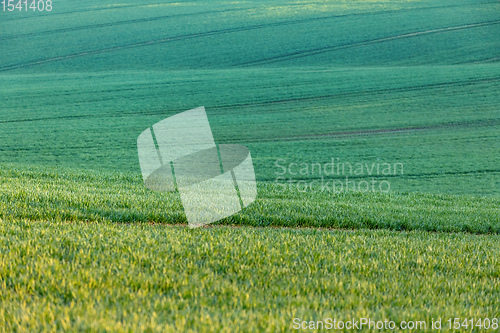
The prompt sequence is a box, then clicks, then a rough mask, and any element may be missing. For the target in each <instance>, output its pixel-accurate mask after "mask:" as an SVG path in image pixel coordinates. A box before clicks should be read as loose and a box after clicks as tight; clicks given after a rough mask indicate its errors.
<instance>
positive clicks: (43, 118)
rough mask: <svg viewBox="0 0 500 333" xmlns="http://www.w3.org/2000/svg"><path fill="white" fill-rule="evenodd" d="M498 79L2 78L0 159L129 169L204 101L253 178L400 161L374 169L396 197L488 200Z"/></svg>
mask: <svg viewBox="0 0 500 333" xmlns="http://www.w3.org/2000/svg"><path fill="white" fill-rule="evenodd" d="M499 77H500V66H498V65H467V66H465V65H464V66H424V67H421V66H418V67H406V68H401V67H396V68H368V69H367V68H363V69H358V68H343V69H325V68H308V69H293V68H292V69H288V70H287V71H286V72H284V71H283V70H281V69H268V70H261V69H259V70H253V69H238V70H210V71H208V70H190V71H169V72H152V71H149V72H106V73H91V74H79V73H76V74H70V73H68V74H36V75H25V74H23V75H13V74H9V75H4V76H3V77H0V82H1V84H2V87H3V89H2V93H3V95H4V97H5V103H4V104H3V107H2V108H1V110H0V113H1V116H2V117H1V120H0V128H1V132H0V139H1V142H2V154H1V155H0V161H2V162H16V163H19V162H24V163H26V164H31V165H39V164H45V165H66V166H69V167H77V168H87V169H94V170H109V169H118V170H123V171H139V166H138V159H137V152H136V140H137V136H138V135H139V134H140V133H141V132H142V131H143V130H144V129H145V128H147V127H148V126H150V125H151V124H154V123H156V122H157V121H160V120H162V119H164V118H165V117H168V116H170V115H173V114H175V113H177V112H180V111H183V110H185V109H189V108H191V107H196V106H199V105H205V107H206V109H207V113H208V117H209V120H210V122H211V127H212V130H213V133H214V137H215V139H216V141H217V142H219V143H241V144H244V145H246V146H248V147H249V148H250V150H251V153H252V157H253V160H254V162H255V169H256V173H257V178H258V180H261V181H274V180H275V179H276V178H277V177H278V173H280V172H281V169H279V168H278V167H277V166H276V161H277V160H282V161H281V162H280V164H282V165H283V164H285V165H288V164H290V163H308V164H311V163H321V164H325V163H329V162H330V161H331V159H332V158H334V159H337V158H338V159H339V161H341V162H348V163H351V164H354V163H368V164H373V163H391V164H394V163H402V164H403V165H404V172H403V174H398V175H397V177H392V178H391V179H389V178H387V177H383V176H381V175H377V176H378V177H379V178H380V180H384V179H385V180H390V182H391V189H392V190H393V191H395V192H408V191H410V192H415V191H419V192H432V193H450V194H473V195H489V196H491V195H499V193H500V186H499V184H500V183H499V170H500V169H499V168H498V158H496V157H495V156H496V155H497V152H498V151H499V150H500V146H499V145H500V143H499V142H500V140H498V133H500V127H499V126H500V118H499V112H498V105H499V104H498V93H497V92H498V90H499V89H500V87H499V82H500V81H499V79H498V78H499ZM408 78H411V80H408ZM286 176H287V178H290V177H291V178H293V179H294V180H295V181H298V180H299V179H303V178H305V179H314V178H318V177H319V176H320V175H319V174H318V173H315V174H312V173H310V174H308V175H300V176H292V175H286ZM349 176H351V178H352V176H355V175H349ZM360 177H361V178H363V177H364V178H367V179H370V178H371V177H368V175H367V174H366V173H364V174H363V175H360V176H358V178H360ZM329 178H334V179H335V178H338V179H343V178H345V177H344V176H343V175H334V176H333V177H329Z"/></svg>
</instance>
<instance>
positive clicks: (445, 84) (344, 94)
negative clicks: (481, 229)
mask: <svg viewBox="0 0 500 333" xmlns="http://www.w3.org/2000/svg"><path fill="white" fill-rule="evenodd" d="M490 82H500V77H491V78H482V79H470V80H464V81H452V82H440V83H431V84H426V85H416V86H409V87H395V88H385V89H374V90H365V91H358V92H341V93H336V94H327V95H321V96H308V97H295V98H287V99H280V100H271V101H263V102H254V103H239V104H232V105H222V106H211V107H212V108H216V109H230V108H242V107H252V106H266V105H273V104H286V103H293V102H303V101H316V100H324V99H331V98H338V97H351V96H352V97H358V96H367V95H381V94H387V93H391V92H411V91H422V90H429V89H438V88H448V87H455V86H464V87H465V86H471V85H475V84H478V83H490Z"/></svg>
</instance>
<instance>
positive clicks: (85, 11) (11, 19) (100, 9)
mask: <svg viewBox="0 0 500 333" xmlns="http://www.w3.org/2000/svg"><path fill="white" fill-rule="evenodd" d="M168 3H170V4H172V3H175V2H168ZM168 3H167V4H168ZM143 6H145V5H144V4H142V5H125V6H114V7H90V8H86V9H82V10H72V11H68V12H50V14H46V15H38V16H37V17H42V18H44V17H52V16H60V15H69V14H79V13H90V12H98V11H105V10H116V9H125V8H136V7H143ZM26 19H32V17H26V16H25V17H13V18H8V19H5V22H12V21H19V20H26Z"/></svg>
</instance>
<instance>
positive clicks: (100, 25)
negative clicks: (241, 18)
mask: <svg viewBox="0 0 500 333" xmlns="http://www.w3.org/2000/svg"><path fill="white" fill-rule="evenodd" d="M241 10H243V9H227V10H210V11H205V12H197V13H184V14H174V15H163V16H155V17H149V18H142V19H135V20H126V21H117V22H109V23H99V24H92V25H82V26H78V27H70V28H60V29H54V30H46V31H38V32H30V33H24V34H19V35H11V36H4V37H0V41H3V40H9V39H18V38H24V37H32V36H40V35H51V34H55V33H65V32H73V31H81V30H89V29H98V28H107V27H114V26H120V25H127V24H136V23H146V22H154V21H161V20H166V19H172V18H181V17H189V16H198V15H206V14H224V13H227V12H234V11H241Z"/></svg>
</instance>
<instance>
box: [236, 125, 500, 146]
mask: <svg viewBox="0 0 500 333" xmlns="http://www.w3.org/2000/svg"><path fill="white" fill-rule="evenodd" d="M498 125H500V119H494V120H488V121H484V120H480V121H464V122H455V123H448V124H436V125H428V126H415V127H404V128H388V129H377V130H360V131H349V132H332V133H320V134H308V135H294V136H283V137H274V138H262V139H244V140H243V139H242V140H237V139H236V140H234V139H233V140H232V141H231V142H233V141H234V142H238V141H240V142H247V143H248V142H251V143H254V142H278V141H279V142H290V141H304V140H317V139H321V138H328V137H353V136H366V135H379V134H394V133H411V132H420V131H429V130H436V129H443V128H472V127H489V126H498Z"/></svg>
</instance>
